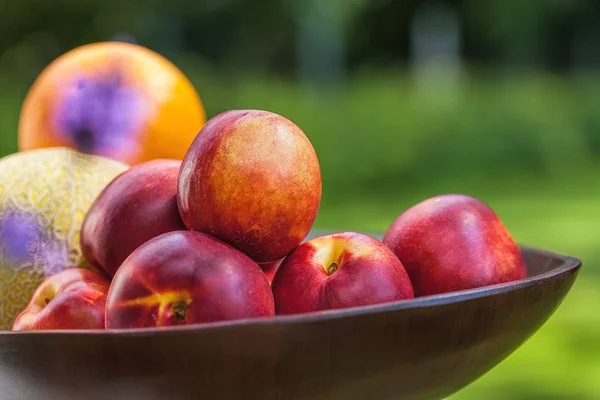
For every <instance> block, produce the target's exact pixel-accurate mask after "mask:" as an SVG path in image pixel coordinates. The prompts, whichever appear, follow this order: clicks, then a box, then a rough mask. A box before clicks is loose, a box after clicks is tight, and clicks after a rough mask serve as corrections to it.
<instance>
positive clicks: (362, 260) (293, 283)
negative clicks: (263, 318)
mask: <svg viewBox="0 0 600 400" xmlns="http://www.w3.org/2000/svg"><path fill="white" fill-rule="evenodd" d="M272 288H273V295H274V297H275V309H276V312H277V314H294V313H304V312H310V311H320V310H327V309H338V308H346V307H355V306H365V305H370V304H377V303H384V302H390V301H396V300H403V299H410V298H412V297H413V288H412V285H411V282H410V279H409V277H408V275H407V273H406V271H405V270H404V267H403V266H402V263H401V262H400V260H398V258H397V257H396V256H395V255H394V254H393V253H392V252H391V251H390V249H388V248H387V247H386V246H384V245H383V243H381V242H380V241H378V240H376V239H374V238H372V237H371V236H368V235H364V234H361V233H355V232H342V233H335V234H331V235H326V236H321V237H318V238H315V239H312V240H309V241H307V242H305V243H303V244H301V245H300V246H298V247H297V248H296V249H295V250H294V251H293V252H292V253H291V254H290V255H289V256H287V257H286V258H285V260H284V261H283V262H282V263H281V265H280V266H279V269H278V270H277V272H276V273H275V278H274V279H273V282H272Z"/></svg>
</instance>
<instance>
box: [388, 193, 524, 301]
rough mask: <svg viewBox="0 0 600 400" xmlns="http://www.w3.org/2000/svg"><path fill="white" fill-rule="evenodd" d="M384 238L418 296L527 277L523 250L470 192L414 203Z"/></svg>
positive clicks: (486, 207) (484, 205)
mask: <svg viewBox="0 0 600 400" xmlns="http://www.w3.org/2000/svg"><path fill="white" fill-rule="evenodd" d="M383 242H384V243H385V244H386V245H387V246H389V247H390V248H391V249H392V251H394V254H396V256H397V257H398V258H399V259H400V260H401V261H402V264H404V267H405V268H406V271H407V272H408V274H409V275H410V278H411V280H412V283H413V286H414V289H415V295H416V296H425V295H431V294H438V293H446V292H453V291H457V290H463V289H472V288H478V287H482V286H487V285H492V284H496V283H504V282H510V281H515V280H518V279H523V278H525V277H526V276H527V270H526V266H525V260H524V259H523V255H522V254H521V250H520V249H519V246H518V245H517V243H515V241H514V240H513V238H512V237H511V235H510V234H509V232H508V230H507V229H506V227H505V226H504V224H503V223H502V221H501V220H500V219H499V218H498V216H497V215H496V214H495V213H494V211H493V210H492V209H491V208H490V207H488V206H487V205H486V204H484V203H483V202H481V201H480V200H478V199H475V198H473V197H470V196H466V195H460V194H447V195H441V196H436V197H432V198H430V199H427V200H424V201H422V202H420V203H418V204H416V205H414V206H413V207H411V208H409V209H408V210H406V211H405V212H404V213H403V214H402V215H400V216H399V217H398V218H397V219H396V220H395V221H394V222H393V223H392V225H391V226H390V227H389V229H388V231H387V232H386V234H385V236H384V238H383Z"/></svg>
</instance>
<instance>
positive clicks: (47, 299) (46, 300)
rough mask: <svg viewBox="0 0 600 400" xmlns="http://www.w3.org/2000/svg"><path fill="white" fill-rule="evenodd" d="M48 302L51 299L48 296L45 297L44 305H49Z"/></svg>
mask: <svg viewBox="0 0 600 400" xmlns="http://www.w3.org/2000/svg"><path fill="white" fill-rule="evenodd" d="M48 303H50V299H49V298H47V297H46V298H45V299H44V306H47V305H48Z"/></svg>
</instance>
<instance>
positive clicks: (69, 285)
mask: <svg viewBox="0 0 600 400" xmlns="http://www.w3.org/2000/svg"><path fill="white" fill-rule="evenodd" d="M109 285H110V282H109V281H108V280H107V279H106V278H104V277H103V276H101V275H100V274H98V273H96V272H93V271H90V270H84V269H80V268H69V269H65V270H63V271H61V272H58V273H57V274H54V275H52V276H49V277H48V278H46V279H45V280H44V281H43V282H42V283H41V285H40V286H39V287H38V288H37V290H36V291H35V292H34V294H33V297H32V298H31V301H30V303H29V304H28V305H27V307H26V308H25V309H24V310H23V311H22V312H21V313H20V314H19V315H18V316H17V318H16V319H15V322H14V324H13V327H12V330H13V331H38V330H64V329H104V319H105V303H106V294H107V293H108V288H109Z"/></svg>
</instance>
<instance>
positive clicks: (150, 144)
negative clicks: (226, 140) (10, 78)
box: [18, 42, 206, 165]
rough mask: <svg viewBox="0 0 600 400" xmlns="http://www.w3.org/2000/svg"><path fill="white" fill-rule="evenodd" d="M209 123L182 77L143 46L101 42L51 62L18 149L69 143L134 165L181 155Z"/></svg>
mask: <svg viewBox="0 0 600 400" xmlns="http://www.w3.org/2000/svg"><path fill="white" fill-rule="evenodd" d="M205 122H206V113H205V110H204V106H203V104H202V100H201V99H200V96H199V95H198V93H197V92H196V90H195V88H194V87H193V85H192V83H191V82H190V81H189V80H188V79H187V77H186V76H185V75H184V74H183V73H182V72H181V70H179V69H178V68H177V67H176V66H175V65H174V64H172V63H171V62H170V61H169V60H167V59H166V58H165V57H163V56H161V55H160V54H157V53H155V52H154V51H152V50H149V49H147V48H145V47H143V46H140V45H136V44H132V43H125V42H100V43H92V44H87V45H84V46H81V47H78V48H75V49H73V50H71V51H69V52H67V53H65V54H63V55H61V56H60V57H58V58H57V59H55V60H54V61H53V62H52V63H50V65H48V66H47V67H46V68H45V69H44V70H43V71H42V73H41V74H40V75H39V76H38V77H37V79H36V80H35V82H34V83H33V85H32V87H31V88H30V89H29V91H28V93H27V96H26V97H25V101H24V103H23V106H22V109H21V114H20V118H19V130H18V135H19V141H18V143H19V150H20V151H24V150H31V149H35V148H42V147H70V148H74V149H76V150H78V151H80V152H85V153H89V154H94V155H99V156H104V157H109V158H112V159H116V160H119V161H122V162H126V163H127V164H130V165H133V164H137V163H140V162H144V161H148V160H152V159H156V158H170V159H179V160H180V159H183V156H184V155H185V152H186V151H187V149H188V147H189V146H190V144H191V143H192V140H193V139H194V137H195V136H196V135H197V134H198V132H199V131H200V129H201V128H202V126H203V125H204V123H205Z"/></svg>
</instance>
